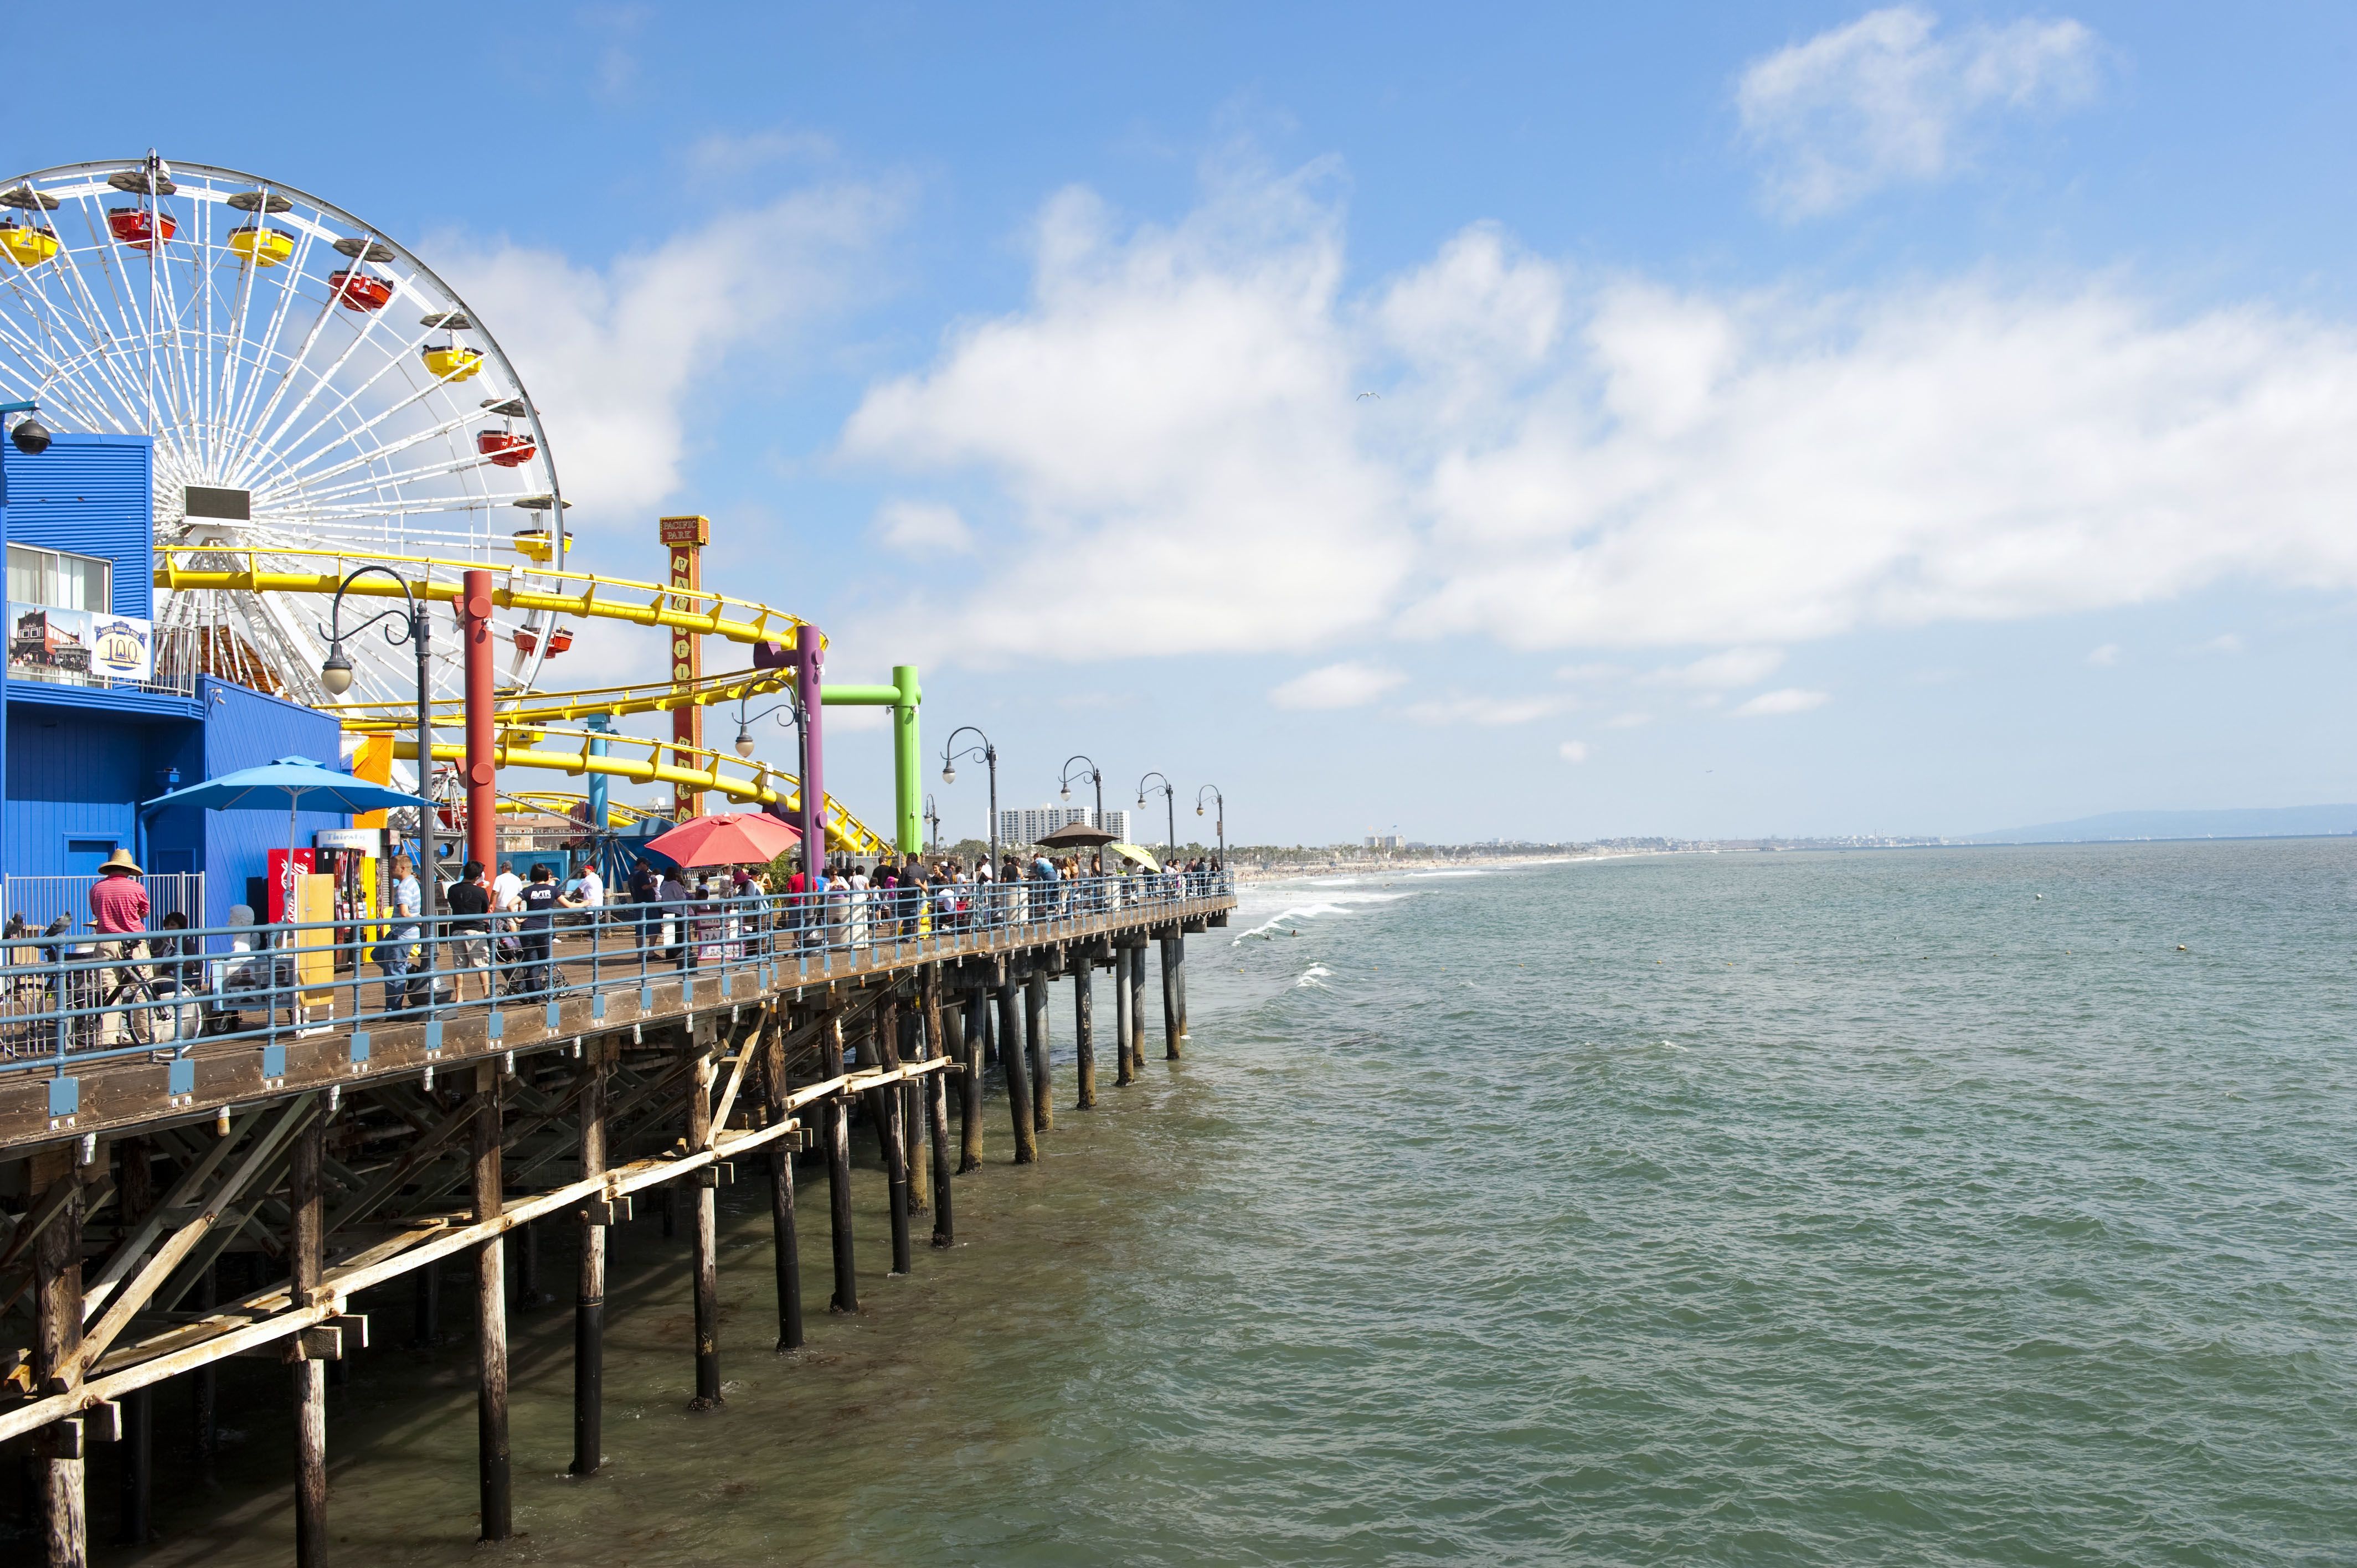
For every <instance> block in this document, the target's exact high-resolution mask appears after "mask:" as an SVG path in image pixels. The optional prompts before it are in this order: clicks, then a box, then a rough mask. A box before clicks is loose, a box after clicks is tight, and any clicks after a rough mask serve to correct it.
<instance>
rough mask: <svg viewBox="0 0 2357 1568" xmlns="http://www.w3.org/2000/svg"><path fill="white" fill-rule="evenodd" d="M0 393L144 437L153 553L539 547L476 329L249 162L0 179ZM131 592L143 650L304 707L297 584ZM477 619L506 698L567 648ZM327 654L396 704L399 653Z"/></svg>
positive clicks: (149, 161) (52, 420)
mask: <svg viewBox="0 0 2357 1568" xmlns="http://www.w3.org/2000/svg"><path fill="white" fill-rule="evenodd" d="M0 401H28V402H37V403H38V404H39V410H40V417H41V418H42V419H43V420H45V421H46V422H48V424H52V425H54V426H56V427H57V428H59V429H63V430H70V431H85V432H94V433H102V434H120V435H147V436H151V437H153V438H154V442H155V526H156V549H157V551H158V553H159V558H160V557H161V556H162V555H163V554H164V553H167V552H169V553H170V555H171V559H173V560H174V561H175V562H178V563H180V564H188V565H192V566H198V567H203V566H207V565H220V564H224V563H233V564H240V565H244V566H246V567H247V568H248V569H249V570H250V571H252V572H253V573H255V574H256V575H260V574H262V573H264V572H267V571H271V570H283V569H284V568H285V566H286V565H287V564H289V563H292V562H295V561H296V560H297V559H298V558H299V560H300V562H301V564H302V567H303V569H305V570H307V571H310V572H313V573H317V572H320V571H322V570H323V569H324V568H323V566H322V553H330V554H332V555H334V556H343V557H348V558H349V560H348V564H350V565H357V564H361V562H362V561H363V560H367V559H375V560H381V561H385V562H387V563H388V564H392V565H393V569H394V570H395V571H396V572H398V573H399V574H400V575H403V576H404V578H406V579H408V580H410V581H411V582H412V583H415V582H417V581H419V580H421V579H433V580H436V581H439V582H446V583H448V582H455V580H456V579H457V575H458V574H459V573H460V572H462V571H464V570H465V569H466V568H468V567H469V566H491V567H505V568H509V569H511V570H512V569H514V568H516V567H518V566H519V565H523V564H545V563H547V562H549V561H551V560H552V559H553V560H554V562H555V563H556V564H557V565H558V566H559V567H562V565H563V564H564V557H565V522H564V512H565V500H564V499H563V493H562V491H561V489H559V487H558V484H557V479H556V469H555V467H554V463H553V462H552V461H551V460H550V456H549V448H548V439H547V435H546V434H545V432H544V431H543V429H542V428H541V423H540V416H539V413H538V412H537V411H536V410H535V409H534V408H533V403H532V400H531V398H530V397H529V396H528V395H527V394H526V393H525V391H524V386H523V382H522V380H521V379H520V378H519V377H518V376H517V375H516V372H515V368H514V367H513V366H512V365H511V364H510V363H509V361H508V359H507V356H506V355H505V354H503V353H501V352H500V347H499V345H498V343H496V342H495V341H493V340H492V338H491V336H490V332H489V331H488V330H487V329H486V328H484V326H483V324H482V322H481V321H480V320H479V318H478V317H476V315H475V313H474V312H473V311H472V310H471V309H469V308H468V306H467V303H466V302H465V301H464V300H462V299H460V298H459V297H458V295H457V293H456V292H455V291H454V290H452V289H451V288H450V287H449V285H447V284H445V283H444V282H443V281H442V280H441V279H440V278H438V277H436V275H435V274H434V273H433V272H432V270H431V269H429V268H428V267H427V266H426V265H425V263H423V262H421V261H419V260H418V259H417V257H416V256H414V255H413V254H412V253H411V252H409V251H408V250H407V249H405V248H404V246H403V245H402V244H401V243H400V242H398V241H395V240H393V239H392V238H390V237H388V236H387V235H385V234H384V233H382V231H379V230H378V229H376V228H374V227H373V226H372V225H370V224H367V223H363V222H361V220H359V219H357V218H354V217H353V216H351V215H350V213H348V212H345V211H343V210H342V209H339V208H337V207H334V206H331V205H329V204H328V203H327V202H325V201H322V200H320V199H318V198H317V197H315V196H310V195H307V194H306V193H305V192H303V191H300V190H297V189H295V188H291V187H289V186H285V185H283V184H280V183H279V182H277V181H274V180H268V179H264V178H262V177H258V176H254V175H249V174H242V173H239V172H238V171H236V170H233V169H223V168H212V167H207V166H201V165H195V164H175V165H167V164H166V163H165V162H164V160H163V159H162V158H160V157H158V156H156V155H155V154H154V153H152V152H151V153H149V154H148V155H147V156H146V157H145V158H142V159H135V160H131V161H128V162H113V163H90V164H75V165H70V166H64V167H59V168H51V169H44V170H42V171H40V172H38V173H37V174H31V175H26V176H22V177H17V178H16V179H13V180H10V181H9V182H7V184H6V185H5V188H0ZM527 569H528V568H527ZM156 597H157V603H156V644H157V649H158V653H159V655H160V656H164V657H167V658H176V659H178V660H185V661H186V662H187V664H188V665H189V666H192V667H194V668H197V669H201V670H204V671H208V672H210V673H213V674H218V675H221V676H224V677H226V678H229V679H232V680H237V681H240V682H243V683H245V684H248V685H253V686H258V687H260V688H262V689H264V690H267V691H273V692H276V693H280V694H282V695H285V696H287V697H290V698H292V699H294V700H296V701H299V702H305V703H321V702H325V701H327V700H328V695H327V693H326V690H325V688H324V686H323V685H322V683H321V681H320V677H319V669H320V664H321V662H322V660H324V658H325V657H326V654H327V651H328V638H327V635H326V632H325V630H324V628H323V627H322V624H321V623H322V622H323V621H325V620H326V618H327V615H326V611H327V606H326V604H325V603H324V602H323V601H322V600H321V599H319V598H318V597H317V596H315V595H306V594H301V593H291V592H287V593H282V592H276V591H268V592H264V591H248V590H243V589H220V588H203V589H180V590H167V589H158V590H157V596H156ZM494 627H495V636H496V637H497V638H499V639H500V641H501V642H502V643H503V644H505V645H506V647H505V649H504V650H503V651H504V652H505V653H506V655H507V657H506V665H507V668H506V671H505V684H506V685H507V686H508V688H509V689H510V690H511V691H528V690H530V689H532V687H533V683H534V682H535V681H536V680H537V679H538V676H539V674H540V670H541V665H542V662H543V661H544V660H545V659H546V658H547V657H548V656H549V654H550V653H551V652H552V651H556V650H561V649H562V648H563V647H564V646H565V644H566V643H568V642H569V641H570V634H569V632H567V631H566V630H565V628H560V627H556V626H554V625H553V624H549V618H548V616H547V615H546V613H545V612H537V611H536V612H531V613H528V614H512V615H511V614H508V613H507V612H504V611H502V612H500V617H495V621H494ZM435 641H436V645H437V646H436V655H437V660H436V668H435V670H434V672H433V683H434V686H435V688H436V695H439V696H451V695H455V694H456V693H457V692H458V691H459V689H460V682H461V674H462V672H461V669H460V662H459V661H460V650H459V649H458V646H457V639H456V638H454V637H447V636H446V637H442V638H437V639H435ZM344 650H345V653H346V655H347V657H348V658H349V659H350V661H351V664H352V669H353V682H352V689H351V691H350V699H351V700H353V701H367V700H376V701H386V702H390V701H399V700H403V699H407V698H410V697H412V696H414V689H415V682H416V664H415V660H414V653H413V651H412V650H409V649H406V648H394V647H391V646H388V645H387V644H386V643H385V642H384V641H383V640H382V639H381V638H378V637H376V636H374V635H372V634H371V635H369V636H363V637H359V638H348V639H346V640H345V644H344Z"/></svg>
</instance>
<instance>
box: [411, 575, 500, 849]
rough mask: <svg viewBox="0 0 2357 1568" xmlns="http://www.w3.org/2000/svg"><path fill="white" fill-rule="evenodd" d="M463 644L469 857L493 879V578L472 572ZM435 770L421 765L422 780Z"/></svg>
mask: <svg viewBox="0 0 2357 1568" xmlns="http://www.w3.org/2000/svg"><path fill="white" fill-rule="evenodd" d="M458 640H459V642H460V643H461V644H462V645H463V646H464V647H465V649H466V651H467V685H466V691H467V858H468V860H479V861H481V862H482V863H483V869H484V872H485V874H486V875H489V874H490V873H491V872H494V871H497V870H498V869H499V864H500V854H499V850H500V818H499V809H500V807H499V792H498V790H497V789H495V788H494V786H495V785H496V783H497V782H498V779H499V768H498V767H497V765H496V764H495V763H494V762H493V761H492V757H493V756H494V754H495V752H496V748H497V736H495V735H494V734H493V733H492V729H491V688H492V682H493V680H494V678H495V673H496V672H495V671H494V670H493V668H492V662H491V575H490V573H489V572H468V574H467V575H466V578H465V582H464V585H462V587H461V588H460V590H459V599H458ZM431 766H432V765H431V764H430V763H420V764H419V765H418V771H419V773H420V775H421V776H423V774H424V773H425V771H426V769H427V768H430V767H431Z"/></svg>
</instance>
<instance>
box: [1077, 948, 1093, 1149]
mask: <svg viewBox="0 0 2357 1568" xmlns="http://www.w3.org/2000/svg"><path fill="white" fill-rule="evenodd" d="M1095 979H1096V965H1095V964H1093V963H1091V962H1090V961H1088V959H1087V958H1085V957H1083V958H1082V960H1081V961H1080V962H1079V963H1077V964H1075V965H1073V967H1072V1076H1073V1077H1075V1078H1077V1079H1079V1080H1080V1098H1079V1099H1078V1100H1077V1101H1074V1102H1073V1103H1074V1104H1075V1105H1077V1106H1078V1107H1079V1108H1080V1109H1081V1110H1082V1111H1087V1110H1090V1109H1092V1108H1093V1107H1094V1106H1095V1104H1096V1102H1097V1037H1096V1036H1097V1004H1096V997H1095V993H1094V991H1093V988H1092V986H1093V982H1094V981H1095Z"/></svg>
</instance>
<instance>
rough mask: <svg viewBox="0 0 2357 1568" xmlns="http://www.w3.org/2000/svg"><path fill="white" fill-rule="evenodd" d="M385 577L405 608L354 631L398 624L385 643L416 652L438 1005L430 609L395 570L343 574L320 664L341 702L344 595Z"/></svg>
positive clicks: (345, 681)
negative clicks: (367, 581)
mask: <svg viewBox="0 0 2357 1568" xmlns="http://www.w3.org/2000/svg"><path fill="white" fill-rule="evenodd" d="M369 575H382V576H386V577H390V578H392V579H393V583H394V585H396V586H398V587H399V588H400V589H401V596H402V599H403V601H404V604H405V605H406V608H405V609H400V610H393V609H387V610H379V611H378V612H377V613H376V614H374V615H372V616H371V617H369V618H368V619H366V620H364V621H362V622H361V623H360V625H358V626H356V627H354V628H351V635H353V636H355V637H357V636H359V635H360V634H361V632H364V631H366V630H367V629H368V628H371V627H372V626H374V625H376V623H377V622H379V621H381V620H389V621H392V622H393V625H391V626H388V627H386V628H384V639H385V640H386V641H387V642H390V643H392V644H393V645H394V646H396V647H398V646H399V645H400V644H402V643H404V642H407V643H409V644H410V645H411V646H412V647H413V648H414V649H415V650H416V653H417V798H418V800H420V801H422V802H424V803H423V804H422V805H420V806H419V807H418V809H417V858H418V859H419V860H420V861H422V862H424V865H421V866H420V867H419V870H420V872H421V873H422V875H420V876H419V878H418V901H419V902H420V903H421V904H422V905H424V906H425V908H423V909H422V910H421V911H420V912H421V913H422V914H423V915H424V916H425V966H424V968H425V1003H426V1005H427V1006H429V1007H431V1006H432V1005H433V1004H434V969H435V963H434V957H435V951H434V950H435V947H436V942H435V940H434V937H435V931H434V915H435V913H436V904H437V903H438V902H439V895H440V893H441V891H442V874H441V872H440V870H439V868H438V867H437V866H436V854H435V842H434V841H435V832H434V800H433V779H434V671H433V669H432V667H431V663H430V660H431V657H432V646H431V645H432V641H433V634H434V622H433V618H432V617H431V616H430V615H429V614H428V613H427V611H428V606H427V605H426V604H425V602H424V601H422V600H421V599H419V598H418V596H417V595H416V594H415V593H414V591H413V590H412V589H411V587H410V585H409V580H408V579H407V578H406V577H404V576H403V575H401V574H400V573H398V572H396V571H394V570H393V568H392V567H390V566H360V567H355V568H354V569H353V570H351V571H350V572H348V573H346V574H345V575H344V580H343V581H342V582H340V583H339V584H337V585H336V596H335V598H334V599H333V600H331V601H330V602H329V604H328V624H327V627H326V628H324V629H325V630H326V631H327V634H328V657H327V658H326V660H323V661H322V662H321V663H320V665H319V684H320V685H322V686H324V687H326V688H327V689H328V695H329V696H331V697H340V696H342V695H343V694H344V693H346V692H349V691H350V690H351V689H352V661H351V660H349V659H347V658H345V657H344V595H345V593H346V592H347V591H348V590H349V589H350V587H351V585H353V584H354V583H356V582H358V581H359V580H360V579H361V578H362V577H366V576H369Z"/></svg>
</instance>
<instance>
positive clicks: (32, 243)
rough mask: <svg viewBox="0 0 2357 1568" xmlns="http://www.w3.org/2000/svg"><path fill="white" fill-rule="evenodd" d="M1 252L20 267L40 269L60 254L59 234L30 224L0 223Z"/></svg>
mask: <svg viewBox="0 0 2357 1568" xmlns="http://www.w3.org/2000/svg"><path fill="white" fill-rule="evenodd" d="M0 251H5V252H8V259H9V260H10V261H12V262H14V263H16V264H17V265H18V266H20V267H38V266H39V265H40V264H41V263H43V262H46V261H48V259H49V258H50V257H51V256H54V255H56V254H57V253H58V233H57V231H56V230H54V229H43V228H39V227H38V226H36V225H33V224H29V223H16V222H13V221H12V222H6V223H0Z"/></svg>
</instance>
